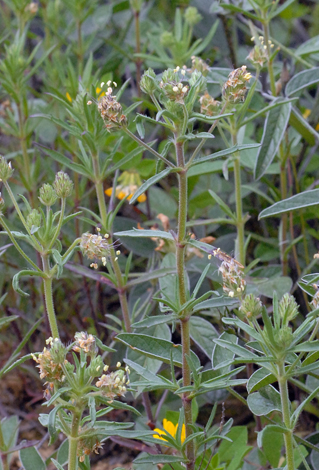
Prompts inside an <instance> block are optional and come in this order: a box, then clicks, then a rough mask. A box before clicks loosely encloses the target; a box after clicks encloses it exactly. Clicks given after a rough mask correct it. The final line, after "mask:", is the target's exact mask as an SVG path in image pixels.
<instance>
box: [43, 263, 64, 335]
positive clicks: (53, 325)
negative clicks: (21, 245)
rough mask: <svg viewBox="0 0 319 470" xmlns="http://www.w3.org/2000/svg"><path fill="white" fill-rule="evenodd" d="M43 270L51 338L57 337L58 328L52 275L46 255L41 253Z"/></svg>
mask: <svg viewBox="0 0 319 470" xmlns="http://www.w3.org/2000/svg"><path fill="white" fill-rule="evenodd" d="M42 264H43V272H44V274H45V275H46V277H45V278H44V279H43V285H44V298H45V307H46V311H47V315H48V319H49V324H50V329H51V334H52V337H53V338H59V337H60V336H59V329H58V324H57V321H56V315H55V310H54V303H53V292H52V277H51V273H50V266H49V259H48V255H42Z"/></svg>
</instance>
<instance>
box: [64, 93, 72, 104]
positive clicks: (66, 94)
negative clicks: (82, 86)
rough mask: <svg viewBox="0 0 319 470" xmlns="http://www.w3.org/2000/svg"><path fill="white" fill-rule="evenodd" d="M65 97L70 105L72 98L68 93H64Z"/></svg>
mask: <svg viewBox="0 0 319 470" xmlns="http://www.w3.org/2000/svg"><path fill="white" fill-rule="evenodd" d="M65 96H66V97H67V100H68V101H70V103H72V98H71V95H70V93H69V92H68V91H67V92H66V93H65Z"/></svg>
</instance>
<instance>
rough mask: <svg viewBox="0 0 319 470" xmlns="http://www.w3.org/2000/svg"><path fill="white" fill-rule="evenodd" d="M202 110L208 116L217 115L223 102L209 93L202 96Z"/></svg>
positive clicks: (200, 100)
mask: <svg viewBox="0 0 319 470" xmlns="http://www.w3.org/2000/svg"><path fill="white" fill-rule="evenodd" d="M199 102H200V112H201V113H202V114H205V115H206V116H215V115H216V114H218V113H219V111H220V105H221V102H220V101H217V100H215V99H214V98H213V97H212V96H210V94H209V93H207V91H206V93H205V94H204V95H203V96H201V97H200V99H199Z"/></svg>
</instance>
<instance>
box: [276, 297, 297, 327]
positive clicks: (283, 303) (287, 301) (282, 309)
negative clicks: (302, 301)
mask: <svg viewBox="0 0 319 470" xmlns="http://www.w3.org/2000/svg"><path fill="white" fill-rule="evenodd" d="M279 315H280V316H281V318H282V324H283V325H288V323H289V322H290V321H292V320H293V319H294V318H295V317H296V316H297V315H298V304H297V302H296V301H295V298H294V297H293V296H292V295H290V294H285V295H284V296H283V297H282V299H281V300H280V302H279Z"/></svg>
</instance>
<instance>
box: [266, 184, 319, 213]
mask: <svg viewBox="0 0 319 470" xmlns="http://www.w3.org/2000/svg"><path fill="white" fill-rule="evenodd" d="M317 204H319V189H312V190H310V191H304V192H302V193H299V194H296V195H295V196H291V197H289V198H287V199H284V200H283V201H279V202H276V203H275V204H273V205H272V206H270V207H267V209H264V210H263V211H261V213H260V214H259V219H263V218H265V217H272V216H274V215H280V214H283V213H285V212H290V211H294V210H296V209H303V208H304V207H310V206H315V205H317Z"/></svg>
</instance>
